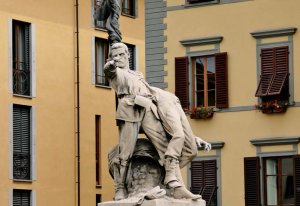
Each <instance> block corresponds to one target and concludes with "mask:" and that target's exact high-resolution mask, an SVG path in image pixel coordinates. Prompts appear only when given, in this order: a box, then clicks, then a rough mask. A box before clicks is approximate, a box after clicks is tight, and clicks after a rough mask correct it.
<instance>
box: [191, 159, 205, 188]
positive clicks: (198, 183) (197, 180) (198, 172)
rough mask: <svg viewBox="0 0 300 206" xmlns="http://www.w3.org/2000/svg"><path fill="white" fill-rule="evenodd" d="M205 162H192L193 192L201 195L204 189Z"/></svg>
mask: <svg viewBox="0 0 300 206" xmlns="http://www.w3.org/2000/svg"><path fill="white" fill-rule="evenodd" d="M203 166H204V165H203V161H192V162H191V192H192V193H194V194H200V193H201V192H202V190H203V187H204V169H203Z"/></svg>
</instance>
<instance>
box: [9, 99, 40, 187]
mask: <svg viewBox="0 0 300 206" xmlns="http://www.w3.org/2000/svg"><path fill="white" fill-rule="evenodd" d="M15 106H16V107H27V108H28V109H29V110H30V111H29V115H30V117H29V118H30V120H29V121H30V122H29V124H30V125H29V132H30V137H29V138H30V145H29V146H30V166H29V168H30V177H29V179H18V178H15V177H14V168H13V167H14V163H13V157H14V149H13V141H14V135H13V126H14V118H13V112H14V107H15ZM9 151H10V152H9V153H10V155H9V164H10V166H9V179H11V180H13V181H18V182H32V181H34V180H36V108H35V107H33V106H28V105H20V104H11V105H9Z"/></svg>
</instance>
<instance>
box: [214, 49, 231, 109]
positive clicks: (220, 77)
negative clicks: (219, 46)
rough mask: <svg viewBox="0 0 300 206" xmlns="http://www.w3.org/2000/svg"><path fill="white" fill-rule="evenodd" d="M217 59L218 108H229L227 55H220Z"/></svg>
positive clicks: (216, 56) (217, 55)
mask: <svg viewBox="0 0 300 206" xmlns="http://www.w3.org/2000/svg"><path fill="white" fill-rule="evenodd" d="M215 58H216V107H217V108H227V107H228V66H227V53H226V52H225V53H219V54H216V55H215Z"/></svg>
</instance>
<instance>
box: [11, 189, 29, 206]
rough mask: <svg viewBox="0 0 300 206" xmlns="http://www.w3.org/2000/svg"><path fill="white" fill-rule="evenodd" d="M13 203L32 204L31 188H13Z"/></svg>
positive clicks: (23, 205)
mask: <svg viewBox="0 0 300 206" xmlns="http://www.w3.org/2000/svg"><path fill="white" fill-rule="evenodd" d="M13 205H21V206H30V205H31V201H30V190H13Z"/></svg>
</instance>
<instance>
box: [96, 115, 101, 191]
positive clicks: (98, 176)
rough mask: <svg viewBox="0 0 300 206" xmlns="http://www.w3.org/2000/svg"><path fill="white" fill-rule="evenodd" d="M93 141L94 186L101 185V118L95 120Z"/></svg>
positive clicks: (97, 117)
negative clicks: (94, 152) (94, 153)
mask: <svg viewBox="0 0 300 206" xmlns="http://www.w3.org/2000/svg"><path fill="white" fill-rule="evenodd" d="M95 129H96V131H95V141H96V143H95V144H96V148H95V149H96V185H101V153H100V152H101V151H100V149H101V116H100V115H96V118H95Z"/></svg>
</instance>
